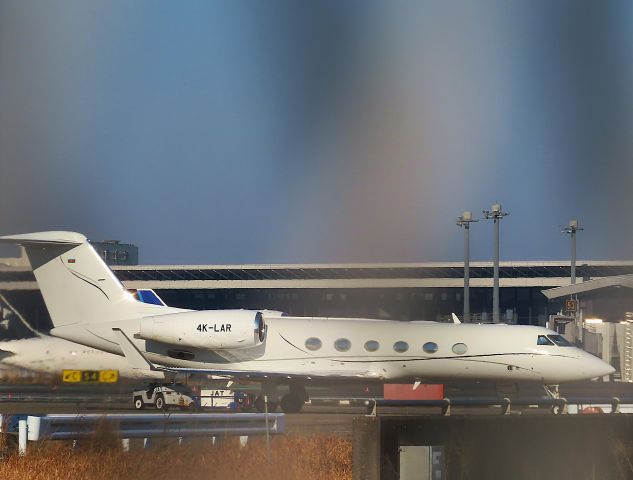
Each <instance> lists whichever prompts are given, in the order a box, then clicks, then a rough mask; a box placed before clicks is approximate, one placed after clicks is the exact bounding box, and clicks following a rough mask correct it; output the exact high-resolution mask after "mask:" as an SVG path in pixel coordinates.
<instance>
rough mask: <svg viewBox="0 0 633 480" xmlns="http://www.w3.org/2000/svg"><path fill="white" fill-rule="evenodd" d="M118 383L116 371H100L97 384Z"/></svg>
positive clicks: (117, 372)
mask: <svg viewBox="0 0 633 480" xmlns="http://www.w3.org/2000/svg"><path fill="white" fill-rule="evenodd" d="M118 381H119V371H118V370H101V371H99V382H101V383H116V382H118Z"/></svg>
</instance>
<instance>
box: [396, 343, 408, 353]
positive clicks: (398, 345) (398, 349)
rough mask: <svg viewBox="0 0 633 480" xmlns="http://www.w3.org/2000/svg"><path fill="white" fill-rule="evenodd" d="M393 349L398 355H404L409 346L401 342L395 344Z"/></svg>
mask: <svg viewBox="0 0 633 480" xmlns="http://www.w3.org/2000/svg"><path fill="white" fill-rule="evenodd" d="M393 349H394V350H395V351H396V352H398V353H404V352H406V351H407V350H409V344H408V343H407V342H403V341H402V340H400V341H399V342H396V343H394V344H393Z"/></svg>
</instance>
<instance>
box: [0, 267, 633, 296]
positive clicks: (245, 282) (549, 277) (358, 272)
mask: <svg viewBox="0 0 633 480" xmlns="http://www.w3.org/2000/svg"><path fill="white" fill-rule="evenodd" d="M112 270H113V271H114V273H115V274H116V276H117V277H118V278H119V279H120V280H121V281H122V282H123V284H124V285H125V286H126V287H128V288H154V289H179V288H188V289H193V288H198V289H220V288H407V287H431V288H433V287H436V288H439V287H461V286H463V278H464V266H463V263H462V262H434V263H383V264H265V265H263V264H255V265H253V264H247V265H138V266H113V267H112ZM576 273H577V276H578V277H580V278H596V277H609V276H621V275H633V261H579V262H578V266H577V268H576ZM499 276H500V284H501V286H502V287H510V286H520V287H556V286H566V285H569V282H570V266H569V262H565V261H548V262H545V261H543V262H534V261H532V262H515V261H509V262H501V263H500V268H499ZM470 277H471V282H470V284H471V286H473V287H491V286H492V277H493V265H492V262H472V263H471V264H470ZM36 288H37V285H36V284H35V278H34V277H33V273H32V272H31V271H30V270H28V269H27V268H20V267H13V268H5V269H0V290H33V289H36Z"/></svg>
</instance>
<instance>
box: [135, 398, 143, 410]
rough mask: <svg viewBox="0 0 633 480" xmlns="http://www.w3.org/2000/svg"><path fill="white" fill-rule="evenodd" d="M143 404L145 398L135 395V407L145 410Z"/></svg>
mask: <svg viewBox="0 0 633 480" xmlns="http://www.w3.org/2000/svg"><path fill="white" fill-rule="evenodd" d="M143 406H144V405H143V399H142V398H141V397H134V408H136V409H137V410H143Z"/></svg>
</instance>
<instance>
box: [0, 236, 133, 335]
mask: <svg viewBox="0 0 633 480" xmlns="http://www.w3.org/2000/svg"><path fill="white" fill-rule="evenodd" d="M0 243H16V244H19V245H22V246H23V247H24V248H25V250H26V254H27V256H28V259H29V261H30V262H31V267H32V268H33V273H34V275H35V278H36V280H37V283H38V286H39V287H40V290H41V292H42V296H43V297H44V302H45V303H46V308H47V309H48V312H49V314H50V316H51V320H52V321H53V325H54V326H55V327H60V326H65V325H75V324H86V323H96V322H102V321H112V320H124V319H127V318H133V317H134V316H135V313H136V311H137V308H136V305H135V304H136V303H137V302H136V301H135V300H134V299H133V297H132V295H131V294H130V293H128V292H127V291H126V290H125V288H124V287H123V285H121V283H120V282H119V280H118V279H117V278H116V277H115V276H114V274H113V273H112V271H111V270H110V269H109V268H108V266H107V265H106V264H105V262H104V261H103V259H102V258H101V257H100V256H99V255H98V254H97V252H96V251H95V249H94V248H93V247H92V246H91V245H90V243H88V240H87V239H86V237H85V236H84V235H82V234H80V233H74V232H40V233H29V234H25V235H10V236H5V237H0Z"/></svg>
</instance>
